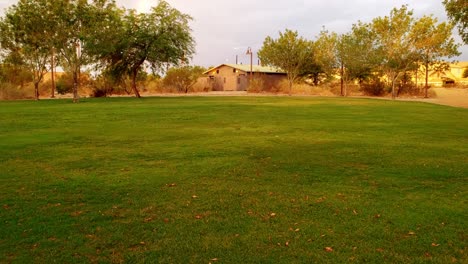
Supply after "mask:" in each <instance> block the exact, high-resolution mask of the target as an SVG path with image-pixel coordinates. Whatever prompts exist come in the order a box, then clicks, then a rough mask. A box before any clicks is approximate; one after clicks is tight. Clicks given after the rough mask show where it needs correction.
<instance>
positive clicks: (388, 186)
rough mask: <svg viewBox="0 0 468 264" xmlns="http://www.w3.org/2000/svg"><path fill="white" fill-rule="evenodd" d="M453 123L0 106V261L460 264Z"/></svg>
mask: <svg viewBox="0 0 468 264" xmlns="http://www.w3.org/2000/svg"><path fill="white" fill-rule="evenodd" d="M466 120H468V111H467V110H466V109H457V108H451V107H443V106H436V105H430V104H424V103H408V102H392V101H381V100H364V99H341V98H323V99H322V98H300V97H298V98H295V97H294V98H283V97H281V98H276V97H275V98H270V97H268V98H263V97H245V98H224V97H223V98H144V99H142V100H136V99H133V98H120V99H87V100H84V101H83V102H82V103H80V104H72V103H71V102H69V101H62V100H56V101H40V102H27V101H25V102H1V103H0V168H1V169H0V171H1V173H0V184H1V186H2V188H1V189H0V201H1V206H2V208H0V218H1V221H2V228H0V262H10V261H13V262H18V263H31V262H43V263H50V262H52V261H57V262H67V263H69V262H122V261H125V262H138V263H141V262H150V263H151V262H152V263H208V262H212V263H213V262H218V263H257V262H263V263H301V262H302V263H312V262H320V263H321V262H328V263H340V262H341V263H343V262H353V261H354V262H366V261H367V262H387V263H395V262H400V263H409V262H413V263H414V262H416V263H418V262H426V261H432V262H435V263H447V262H452V261H458V262H466V261H467V253H466V247H467V243H466V226H467V221H466V219H467V213H466V212H467V206H466V197H467V187H466V179H467V177H466V175H467V174H468V165H467V164H468V155H467V154H468V136H467V135H468V122H467V121H466ZM326 248H329V249H328V251H327V250H326ZM330 249H332V251H331V250H330Z"/></svg>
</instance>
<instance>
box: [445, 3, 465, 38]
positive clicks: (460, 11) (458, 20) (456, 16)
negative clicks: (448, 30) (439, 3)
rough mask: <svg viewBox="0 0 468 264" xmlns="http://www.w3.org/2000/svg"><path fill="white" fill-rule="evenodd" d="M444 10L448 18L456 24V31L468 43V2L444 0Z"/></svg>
mask: <svg viewBox="0 0 468 264" xmlns="http://www.w3.org/2000/svg"><path fill="white" fill-rule="evenodd" d="M443 4H444V5H445V10H446V11H447V15H448V17H449V19H450V20H452V22H453V23H454V24H457V25H458V32H459V33H460V36H461V37H462V39H463V41H464V42H465V44H468V3H467V2H466V0H444V1H443Z"/></svg>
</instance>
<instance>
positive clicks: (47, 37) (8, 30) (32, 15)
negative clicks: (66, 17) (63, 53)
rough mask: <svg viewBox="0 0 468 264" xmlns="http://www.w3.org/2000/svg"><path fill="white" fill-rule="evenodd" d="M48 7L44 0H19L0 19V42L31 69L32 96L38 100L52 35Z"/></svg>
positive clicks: (49, 5) (47, 2) (46, 0)
mask: <svg viewBox="0 0 468 264" xmlns="http://www.w3.org/2000/svg"><path fill="white" fill-rule="evenodd" d="M50 7H51V1H48V0H20V1H19V2H18V3H17V4H16V5H13V6H12V7H10V8H9V9H8V10H7V11H6V14H5V18H3V19H2V20H0V38H1V39H0V42H1V45H2V47H3V48H4V49H7V50H8V51H9V52H10V53H15V54H17V55H18V56H20V57H21V60H22V61H23V62H24V63H25V64H26V65H27V67H28V68H29V70H30V71H31V73H32V79H33V83H34V97H35V99H36V100H39V83H40V82H41V81H42V78H43V77H44V75H45V74H46V73H47V63H48V59H49V56H50V53H49V52H50V49H51V47H52V42H51V39H52V37H53V35H54V33H53V32H54V21H53V20H52V19H51V16H50V14H51V12H50V10H51V8H50Z"/></svg>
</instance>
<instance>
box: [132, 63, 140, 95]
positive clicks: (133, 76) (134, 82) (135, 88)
mask: <svg viewBox="0 0 468 264" xmlns="http://www.w3.org/2000/svg"><path fill="white" fill-rule="evenodd" d="M137 74H138V69H133V71H132V90H133V93H135V97H136V98H141V96H140V92H139V91H138V89H137V85H136V78H137Z"/></svg>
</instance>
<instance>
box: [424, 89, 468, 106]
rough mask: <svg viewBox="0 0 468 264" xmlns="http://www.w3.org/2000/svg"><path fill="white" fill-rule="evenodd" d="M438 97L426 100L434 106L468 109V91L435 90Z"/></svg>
mask: <svg viewBox="0 0 468 264" xmlns="http://www.w3.org/2000/svg"><path fill="white" fill-rule="evenodd" d="M433 89H434V91H435V93H436V95H437V97H436V98H430V99H425V100H426V101H428V102H431V103H434V104H442V105H450V106H456V107H463V108H468V89H459V88H433Z"/></svg>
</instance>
